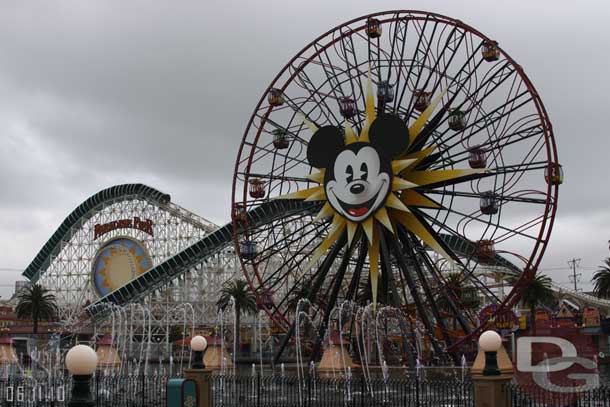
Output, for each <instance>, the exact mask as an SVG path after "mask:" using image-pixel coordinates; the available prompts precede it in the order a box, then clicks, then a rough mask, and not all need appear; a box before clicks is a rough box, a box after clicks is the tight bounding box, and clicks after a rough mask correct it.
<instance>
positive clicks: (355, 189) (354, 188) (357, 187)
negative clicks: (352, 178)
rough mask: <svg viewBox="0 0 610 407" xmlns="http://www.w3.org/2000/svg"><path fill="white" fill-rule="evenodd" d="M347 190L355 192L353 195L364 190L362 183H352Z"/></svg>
mask: <svg viewBox="0 0 610 407" xmlns="http://www.w3.org/2000/svg"><path fill="white" fill-rule="evenodd" d="M349 190H350V192H351V193H352V194H355V195H357V194H361V193H362V192H363V191H364V185H362V184H354V185H352V186H351V187H350V189H349Z"/></svg>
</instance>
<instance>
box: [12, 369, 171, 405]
mask: <svg viewBox="0 0 610 407" xmlns="http://www.w3.org/2000/svg"><path fill="white" fill-rule="evenodd" d="M167 380H168V377H166V376H157V375H148V376H144V375H139V376H126V375H123V376H102V375H98V376H95V377H94V378H93V379H92V380H91V391H92V393H93V396H94V398H95V403H96V406H98V407H115V406H116V407H149V406H150V407H153V406H154V407H159V406H162V407H164V406H165V400H166V396H165V390H166V385H167ZM71 389H72V380H71V378H70V377H68V376H65V377H64V376H60V377H56V378H51V379H44V380H34V379H33V378H30V377H21V376H10V377H8V378H0V406H2V407H29V406H36V407H64V406H67V405H68V401H70V392H71Z"/></svg>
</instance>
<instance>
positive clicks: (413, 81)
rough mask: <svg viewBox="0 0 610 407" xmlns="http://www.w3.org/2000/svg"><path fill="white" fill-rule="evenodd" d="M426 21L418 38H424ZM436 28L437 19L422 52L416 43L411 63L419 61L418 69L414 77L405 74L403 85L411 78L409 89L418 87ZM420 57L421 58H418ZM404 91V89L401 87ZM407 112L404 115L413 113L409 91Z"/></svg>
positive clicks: (413, 99) (412, 94)
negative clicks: (405, 80) (405, 78)
mask: <svg viewBox="0 0 610 407" xmlns="http://www.w3.org/2000/svg"><path fill="white" fill-rule="evenodd" d="M427 23H428V20H426V21H425V22H424V27H423V28H422V30H421V34H420V35H421V36H420V38H422V39H424V40H426V38H425V35H424V34H423V33H424V32H425V26H426V24H427ZM437 28H438V21H435V23H434V27H433V29H432V34H431V35H430V40H429V41H428V40H426V41H425V42H426V45H425V51H423V52H422V50H420V45H421V42H420V43H418V46H417V48H416V49H415V53H414V55H413V59H412V61H413V63H414V64H415V63H416V62H418V63H419V70H418V72H417V75H415V78H413V77H412V76H411V75H410V74H409V75H407V83H405V86H406V85H407V84H408V82H409V80H411V89H413V90H416V89H419V88H420V86H419V83H420V80H421V78H422V75H423V74H424V70H425V69H424V68H425V67H426V63H425V62H426V59H427V58H428V56H429V54H430V47H431V46H432V39H433V38H434V35H435V34H436V29H437ZM420 54H423V56H421V55H420ZM420 58H423V60H422V59H420ZM403 92H404V89H403ZM407 106H408V107H407V114H406V117H411V115H412V114H413V111H414V109H415V92H411V97H410V99H409V103H408V105H407Z"/></svg>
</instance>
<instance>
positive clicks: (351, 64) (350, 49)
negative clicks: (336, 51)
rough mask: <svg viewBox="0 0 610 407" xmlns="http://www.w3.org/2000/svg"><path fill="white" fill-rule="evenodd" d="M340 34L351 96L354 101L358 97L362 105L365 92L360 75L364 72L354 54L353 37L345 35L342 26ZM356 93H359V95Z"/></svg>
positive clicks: (364, 102)
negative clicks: (353, 72) (353, 73)
mask: <svg viewBox="0 0 610 407" xmlns="http://www.w3.org/2000/svg"><path fill="white" fill-rule="evenodd" d="M340 35H341V42H340V45H341V50H342V51H343V59H344V61H345V63H346V64H347V73H348V76H349V81H350V86H351V89H352V96H353V98H354V101H356V100H357V99H358V98H360V99H361V103H362V106H364V105H365V104H366V101H365V97H366V94H365V92H364V86H363V84H362V76H363V75H365V73H364V72H361V71H360V68H359V67H360V63H359V62H358V58H357V56H356V48H355V45H354V39H353V37H352V36H351V35H347V33H345V32H344V31H343V28H342V29H341V34H340ZM346 39H348V40H349V42H346ZM348 53H349V55H350V56H351V58H349V57H348ZM350 59H351V60H350ZM352 70H353V71H355V72H356V74H355V75H352ZM356 82H357V83H356ZM356 90H359V94H356ZM357 95H359V97H358V96H357Z"/></svg>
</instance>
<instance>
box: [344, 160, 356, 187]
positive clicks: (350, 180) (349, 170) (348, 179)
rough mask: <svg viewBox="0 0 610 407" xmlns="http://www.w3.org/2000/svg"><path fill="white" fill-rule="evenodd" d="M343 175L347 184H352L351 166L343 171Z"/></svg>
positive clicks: (352, 171) (352, 170)
mask: <svg viewBox="0 0 610 407" xmlns="http://www.w3.org/2000/svg"><path fill="white" fill-rule="evenodd" d="M345 173H346V174H347V179H346V180H347V183H348V184H349V183H350V182H352V181H353V180H354V169H353V168H352V166H351V165H348V166H347V168H346V169H345Z"/></svg>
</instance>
